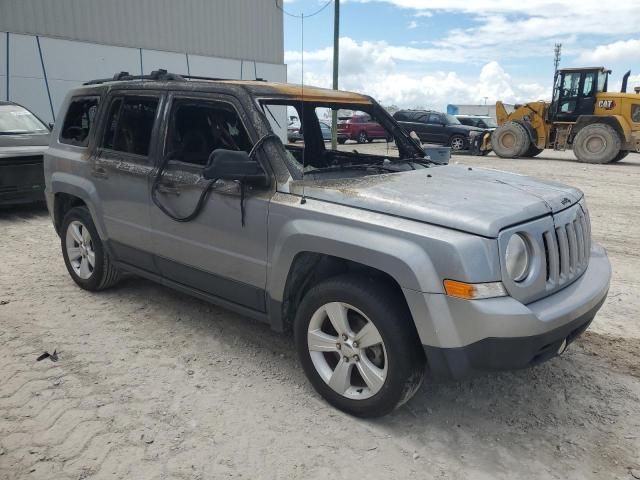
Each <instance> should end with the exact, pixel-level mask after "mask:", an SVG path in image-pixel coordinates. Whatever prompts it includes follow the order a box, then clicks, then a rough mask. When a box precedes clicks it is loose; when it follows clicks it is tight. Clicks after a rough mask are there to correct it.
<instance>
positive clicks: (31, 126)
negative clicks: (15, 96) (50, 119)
mask: <svg viewBox="0 0 640 480" xmlns="http://www.w3.org/2000/svg"><path fill="white" fill-rule="evenodd" d="M48 131H49V129H48V128H47V127H46V125H45V124H44V123H42V122H41V121H40V120H39V119H38V118H37V117H36V116H35V115H34V114H33V113H31V112H30V111H29V110H27V109H26V108H24V107H21V106H20V105H0V134H5V135H6V134H27V133H43V132H48Z"/></svg>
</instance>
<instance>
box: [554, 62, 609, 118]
mask: <svg viewBox="0 0 640 480" xmlns="http://www.w3.org/2000/svg"><path fill="white" fill-rule="evenodd" d="M610 73H611V70H607V69H605V68H604V67H591V68H565V69H562V70H558V72H557V73H556V77H555V82H554V87H553V101H552V103H551V110H550V114H551V115H550V116H551V118H550V119H549V120H551V121H555V122H575V121H576V120H577V119H578V117H579V116H580V115H592V114H593V111H594V108H595V105H596V95H597V94H598V93H601V92H606V91H607V82H608V79H609V74H610Z"/></svg>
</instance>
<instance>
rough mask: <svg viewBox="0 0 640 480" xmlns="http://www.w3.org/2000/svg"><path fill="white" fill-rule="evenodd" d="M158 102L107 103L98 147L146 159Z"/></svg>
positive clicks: (124, 100)
mask: <svg viewBox="0 0 640 480" xmlns="http://www.w3.org/2000/svg"><path fill="white" fill-rule="evenodd" d="M157 109H158V99H157V98H151V97H124V98H116V99H114V100H113V101H112V102H111V108H110V109H109V116H108V117H107V122H106V126H105V134H104V138H103V141H102V146H103V147H104V148H107V149H109V150H115V151H118V152H125V153H132V154H134V155H142V156H147V155H148V154H149V144H150V142H151V132H152V131H153V125H154V122H155V118H156V111H157Z"/></svg>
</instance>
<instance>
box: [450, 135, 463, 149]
mask: <svg viewBox="0 0 640 480" xmlns="http://www.w3.org/2000/svg"><path fill="white" fill-rule="evenodd" d="M466 143H467V141H466V139H465V138H464V137H463V136H462V135H453V136H452V137H451V138H450V139H449V146H450V147H451V150H453V151H454V152H460V151H462V150H464V149H465V146H466Z"/></svg>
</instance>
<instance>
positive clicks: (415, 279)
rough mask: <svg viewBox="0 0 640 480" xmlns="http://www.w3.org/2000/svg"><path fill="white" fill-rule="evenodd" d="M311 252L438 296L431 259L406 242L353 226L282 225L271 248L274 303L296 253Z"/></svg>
mask: <svg viewBox="0 0 640 480" xmlns="http://www.w3.org/2000/svg"><path fill="white" fill-rule="evenodd" d="M303 252H312V253H318V254H323V255H330V256H333V257H338V258H342V259H345V260H350V261H353V262H357V263H360V264H363V265H367V266H369V267H371V268H375V269H377V270H380V271H382V272H385V273H387V274H388V275H390V276H391V277H392V278H393V279H394V280H395V281H396V282H397V283H398V284H399V285H400V286H401V287H403V288H408V289H410V290H416V291H428V292H442V284H441V282H439V281H434V279H436V278H438V276H437V274H436V271H435V269H434V266H433V263H432V262H431V259H430V258H429V257H428V256H427V254H426V252H425V251H424V249H423V248H421V247H420V246H419V245H417V244H415V243H413V242H411V241H409V240H408V239H404V238H400V237H394V236H391V235H388V234H384V233H381V232H372V231H365V230H364V229H362V228H359V227H358V226H356V225H335V224H329V223H327V222H324V221H321V220H311V219H295V220H291V221H288V222H286V224H284V225H282V228H281V229H280V231H279V234H278V235H277V237H276V239H275V242H274V244H273V246H272V248H271V252H270V255H269V257H270V259H272V260H273V261H272V262H270V268H269V278H268V289H269V292H270V294H271V297H272V298H273V299H274V300H276V301H282V300H283V293H284V289H285V285H286V282H287V277H288V275H289V270H290V269H291V265H292V263H293V261H294V259H295V258H296V256H297V255H298V254H299V253H303Z"/></svg>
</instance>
